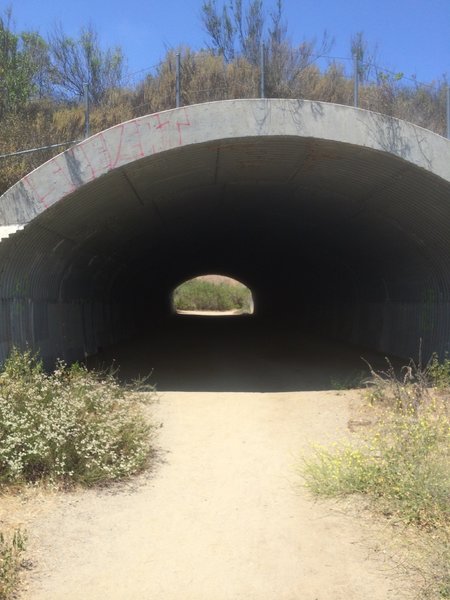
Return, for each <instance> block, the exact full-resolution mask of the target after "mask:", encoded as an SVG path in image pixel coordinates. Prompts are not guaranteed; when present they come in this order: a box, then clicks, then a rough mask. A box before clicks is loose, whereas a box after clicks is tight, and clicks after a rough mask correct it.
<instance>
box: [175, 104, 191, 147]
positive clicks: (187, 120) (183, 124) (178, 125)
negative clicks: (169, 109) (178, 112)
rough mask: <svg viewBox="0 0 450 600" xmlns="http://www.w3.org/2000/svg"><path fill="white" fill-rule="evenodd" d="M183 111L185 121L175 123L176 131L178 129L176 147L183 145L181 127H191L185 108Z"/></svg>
mask: <svg viewBox="0 0 450 600" xmlns="http://www.w3.org/2000/svg"><path fill="white" fill-rule="evenodd" d="M183 111H184V115H185V121H184V122H183V121H177V129H178V145H179V146H181V145H182V143H183V137H182V133H181V128H182V127H190V126H191V122H190V120H189V115H188V112H187V110H186V108H183Z"/></svg>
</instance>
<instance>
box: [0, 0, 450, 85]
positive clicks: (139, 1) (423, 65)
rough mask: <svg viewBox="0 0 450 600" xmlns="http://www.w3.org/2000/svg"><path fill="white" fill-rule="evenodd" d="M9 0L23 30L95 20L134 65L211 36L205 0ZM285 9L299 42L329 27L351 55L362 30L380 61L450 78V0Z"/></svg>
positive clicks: (313, 1)
mask: <svg viewBox="0 0 450 600" xmlns="http://www.w3.org/2000/svg"><path fill="white" fill-rule="evenodd" d="M219 3H220V1H219ZM265 5H266V7H267V8H270V7H271V6H273V3H272V0H265ZM6 6H11V7H12V10H13V15H14V18H15V23H16V28H17V30H18V31H21V30H24V29H34V30H38V31H39V32H40V33H41V34H42V35H44V36H45V35H46V34H47V32H48V31H49V30H51V29H52V27H53V26H54V25H55V24H56V23H61V24H62V26H63V29H64V30H65V31H66V32H67V33H68V34H70V35H76V33H77V31H78V30H79V28H80V26H82V25H83V24H88V23H92V24H93V25H94V27H95V29H96V30H97V31H98V32H99V34H100V39H101V42H102V44H103V45H104V46H115V45H120V46H121V47H122V48H123V50H124V53H125V55H126V56H127V59H128V66H129V70H130V71H131V72H135V71H138V70H140V69H145V68H147V67H150V66H152V65H154V64H155V63H157V62H158V61H159V60H160V59H161V58H162V57H163V56H164V53H165V50H166V48H167V47H174V46H178V45H179V44H189V45H190V46H191V47H193V48H194V49H199V48H201V47H204V46H205V45H206V41H207V36H206V35H205V33H204V31H203V29H202V24H201V19H200V7H201V0H9V1H8V0H6V1H5V0H0V8H5V7H6ZM284 14H285V17H286V20H287V25H288V31H289V35H290V39H291V41H292V42H293V43H294V44H295V43H300V42H301V41H302V40H303V39H305V38H306V39H310V38H314V37H316V38H317V39H318V40H319V39H321V37H322V34H323V32H324V30H327V31H328V33H329V34H330V36H332V37H333V38H334V40H335V41H334V45H333V48H332V50H331V54H333V55H336V56H348V55H349V54H350V51H349V47H350V38H351V36H352V34H354V33H355V32H357V31H363V32H364V33H365V36H366V38H367V40H368V42H369V44H370V45H371V46H372V47H375V46H377V47H378V53H377V62H378V63H379V64H380V65H381V66H384V67H387V68H389V69H392V70H394V71H396V72H398V71H401V72H403V73H404V74H405V75H407V76H411V75H416V76H417V79H418V80H420V81H424V82H430V81H432V80H434V79H436V78H440V77H442V76H443V75H445V74H447V75H448V76H449V78H450V0H370V1H369V0H284Z"/></svg>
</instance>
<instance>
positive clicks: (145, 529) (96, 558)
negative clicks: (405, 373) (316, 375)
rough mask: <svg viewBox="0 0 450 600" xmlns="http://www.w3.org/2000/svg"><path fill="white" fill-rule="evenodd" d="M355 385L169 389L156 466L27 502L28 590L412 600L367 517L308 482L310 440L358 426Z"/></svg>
mask: <svg viewBox="0 0 450 600" xmlns="http://www.w3.org/2000/svg"><path fill="white" fill-rule="evenodd" d="M354 395H355V392H330V391H328V392H326V391H321V392H311V391H309V392H285V393H224V392H223V393H212V392H203V393H199V392H184V393H183V392H165V393H163V394H162V395H161V397H160V401H159V403H157V404H156V405H155V406H153V407H150V410H151V412H152V413H153V414H154V415H155V417H154V418H155V419H156V421H157V422H158V423H161V424H162V425H163V426H162V427H161V428H160V429H159V433H158V437H157V440H156V444H157V446H158V447H159V450H158V460H157V463H156V465H155V468H154V469H153V471H152V473H150V474H146V475H144V476H141V477H139V478H138V480H137V481H134V482H133V483H130V484H125V485H120V486H114V487H112V488H110V489H107V490H100V491H99V490H90V491H87V492H79V493H70V494H65V495H63V496H50V497H49V498H47V499H46V498H38V502H37V505H38V509H37V510H31V509H30V508H29V506H36V499H34V500H33V501H30V502H29V506H28V507H27V506H25V507H24V511H25V512H24V514H28V517H27V519H25V521H27V520H28V526H29V534H30V543H29V555H30V556H31V557H32V560H33V564H34V567H33V568H32V569H31V570H30V571H28V572H27V574H26V582H25V587H24V590H23V593H22V595H21V596H20V598H22V599H24V600H63V599H64V600H100V599H102V600H103V599H108V600H238V599H242V600H340V599H342V600H344V599H345V600H357V599H358V600H363V599H364V600H366V599H368V598H370V599H371V600H386V599H391V598H392V599H397V598H398V599H399V598H407V597H408V596H407V595H406V593H404V592H403V584H402V583H401V581H400V579H398V578H397V577H396V576H395V575H394V574H393V573H392V569H391V565H390V564H389V562H388V561H387V560H386V559H385V558H384V555H383V553H382V552H375V551H374V548H375V547H376V546H377V544H378V541H377V540H376V539H374V538H373V537H372V533H371V529H370V527H369V526H368V524H367V523H366V522H365V520H364V519H363V518H361V516H354V515H352V514H349V513H348V512H343V511H342V510H340V509H339V508H338V506H337V505H335V504H334V503H330V502H327V503H316V502H314V501H313V500H311V498H310V497H309V496H308V494H307V492H306V491H305V490H304V489H302V488H301V487H299V485H298V481H299V480H298V476H297V474H296V465H297V463H298V456H299V454H301V453H302V452H303V453H308V451H309V445H310V443H311V442H316V443H317V442H320V443H326V442H328V441H331V440H334V439H337V438H340V437H342V435H349V430H348V421H349V419H350V418H351V416H352V414H351V406H350V405H351V404H352V402H355V399H354ZM30 510H31V513H32V518H31V517H30V514H31V513H30ZM27 511H28V512H27Z"/></svg>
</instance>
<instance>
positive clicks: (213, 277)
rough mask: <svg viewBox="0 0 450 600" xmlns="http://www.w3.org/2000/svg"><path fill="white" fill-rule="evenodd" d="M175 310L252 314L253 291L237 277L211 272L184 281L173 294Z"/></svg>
mask: <svg viewBox="0 0 450 600" xmlns="http://www.w3.org/2000/svg"><path fill="white" fill-rule="evenodd" d="M171 301H172V310H173V312H174V313H176V314H179V315H186V316H203V317H212V318H215V317H231V316H237V315H251V314H253V312H254V301H253V295H252V292H251V290H250V289H249V288H248V287H247V286H246V285H244V284H243V283H241V282H240V281H237V280H236V279H233V278H232V277H227V276H226V275H219V274H217V273H210V274H206V275H199V276H197V277H194V278H192V279H189V280H188V281H184V282H183V283H181V284H180V285H179V286H177V287H176V288H175V290H173V292H172V294H171Z"/></svg>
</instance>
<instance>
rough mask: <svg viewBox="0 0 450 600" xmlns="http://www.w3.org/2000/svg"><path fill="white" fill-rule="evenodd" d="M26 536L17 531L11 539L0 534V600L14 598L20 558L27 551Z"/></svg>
mask: <svg viewBox="0 0 450 600" xmlns="http://www.w3.org/2000/svg"><path fill="white" fill-rule="evenodd" d="M25 542H26V538H25V535H24V534H23V533H22V532H21V531H20V529H17V530H16V531H14V533H13V535H12V537H11V538H7V537H6V536H5V535H4V534H3V533H2V532H0V600H8V599H9V598H12V597H13V592H14V590H15V588H16V586H17V580H18V573H19V569H20V556H21V554H22V553H23V552H24V550H25Z"/></svg>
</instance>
